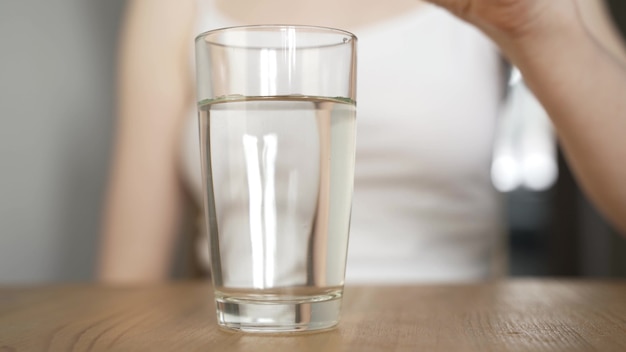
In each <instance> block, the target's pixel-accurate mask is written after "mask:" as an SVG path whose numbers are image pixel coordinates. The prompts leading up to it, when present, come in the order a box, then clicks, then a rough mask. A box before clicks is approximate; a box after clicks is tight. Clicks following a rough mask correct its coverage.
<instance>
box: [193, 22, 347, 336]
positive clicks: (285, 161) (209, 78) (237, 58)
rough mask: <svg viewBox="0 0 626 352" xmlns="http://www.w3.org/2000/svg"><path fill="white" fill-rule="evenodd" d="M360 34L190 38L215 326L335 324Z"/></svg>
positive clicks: (278, 29) (316, 30)
mask: <svg viewBox="0 0 626 352" xmlns="http://www.w3.org/2000/svg"><path fill="white" fill-rule="evenodd" d="M356 43H357V39H356V37H355V36H354V35H353V34H351V33H348V32H345V31H342V30H337V29H331V28H321V27H310V26H292V25H284V26H282V25H271V26H270V25H267V26H265V25H264V26H246V27H232V28H224V29H218V30H214V31H209V32H206V33H203V34H201V35H199V36H198V37H197V38H196V65H197V94H198V110H199V123H200V141H201V146H200V147H201V155H202V173H203V187H204V209H205V218H206V221H207V225H208V230H209V234H208V235H209V243H210V253H211V266H212V267H211V273H212V278H213V284H214V288H215V299H216V308H217V317H218V323H219V324H220V325H221V326H222V327H225V328H229V329H236V330H242V331H248V332H293V331H312V330H324V329H330V328H332V327H334V326H335V325H337V323H338V321H339V313H340V309H341V298H342V294H343V285H344V274H345V266H346V254H347V248H348V233H349V228H350V211H351V204H352V190H353V177H354V154H355V132H356V131H355V130H356V128H355V127H356V91H355V89H356Z"/></svg>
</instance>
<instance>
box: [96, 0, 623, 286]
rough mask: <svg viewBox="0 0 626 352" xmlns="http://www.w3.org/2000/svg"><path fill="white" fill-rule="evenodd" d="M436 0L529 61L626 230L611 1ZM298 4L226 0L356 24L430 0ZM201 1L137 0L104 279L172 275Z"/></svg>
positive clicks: (126, 36) (588, 175)
mask: <svg viewBox="0 0 626 352" xmlns="http://www.w3.org/2000/svg"><path fill="white" fill-rule="evenodd" d="M260 2H262V5H263V6H260V5H259V3H260ZM432 2H433V3H436V4H437V5H440V6H443V7H446V8H447V9H449V10H450V11H452V12H453V13H455V14H456V15H457V16H459V17H460V18H462V19H464V20H466V21H468V22H470V23H472V24H474V25H476V26H477V27H478V28H480V29H481V30H483V31H484V32H485V33H486V34H487V35H489V36H490V37H491V38H492V39H493V40H494V41H495V42H496V43H497V44H498V45H499V46H500V47H501V49H502V51H503V53H504V55H506V56H507V57H508V59H509V60H510V61H511V62H513V63H514V64H515V65H517V66H518V67H519V68H520V69H521V71H522V72H523V74H524V77H525V79H526V81H527V83H528V84H529V86H530V87H531V88H532V89H533V91H534V92H535V94H536V95H537V96H538V98H539V99H540V100H541V102H542V103H543V104H544V105H545V107H546V109H547V110H548V112H549V114H550V116H551V118H552V119H553V121H554V124H555V126H556V128H557V130H558V134H559V137H560V139H561V142H562V145H563V147H564V149H565V151H566V153H567V155H568V157H569V161H570V164H571V165H572V168H573V170H574V172H575V173H576V175H577V177H578V179H579V181H580V183H581V184H582V186H583V188H584V189H585V190H586V191H587V193H588V194H589V195H590V196H591V198H592V199H593V200H594V201H595V203H596V204H597V205H598V207H599V208H600V209H601V210H602V211H603V212H604V213H605V214H606V216H607V217H608V218H609V219H611V220H612V221H613V222H614V223H615V224H616V225H617V226H619V227H620V228H621V229H622V230H626V182H623V180H626V162H623V161H624V160H626V147H625V146H624V144H623V143H621V145H620V140H622V136H621V135H622V134H623V131H626V116H625V114H626V99H623V92H626V72H625V71H624V66H623V61H622V60H623V58H624V57H626V55H624V52H623V49H622V47H621V46H620V42H619V40H617V37H616V36H615V33H614V31H613V29H612V28H611V26H610V25H609V24H608V21H607V18H606V14H605V13H604V10H603V7H602V2H601V1H600V0H578V1H575V0H550V1H547V0H437V1H435V0H433V1H432ZM291 3H293V1H285V0H257V2H255V4H257V5H259V6H258V8H257V10H255V14H256V15H257V16H259V18H260V19H259V20H258V21H253V19H254V18H251V17H250V14H249V13H248V12H246V11H243V12H242V9H243V10H245V9H246V8H248V7H247V6H246V2H245V1H243V0H232V1H230V2H222V4H221V5H219V3H218V6H222V8H221V9H220V10H221V11H223V12H224V13H225V14H227V15H229V16H231V17H232V18H235V19H239V20H240V21H241V22H262V21H266V22H283V23H288V22H291V23H295V22H298V23H317V24H320V25H325V26H332V27H340V28H345V29H348V30H355V29H358V28H359V27H360V26H362V25H366V24H372V23H375V22H377V21H384V20H386V19H389V18H390V17H393V16H395V15H400V14H402V13H403V12H404V11H406V10H407V9H409V8H412V7H419V6H423V5H424V4H423V3H421V2H419V1H413V0H397V1H392V2H380V1H376V0H344V1H340V2H337V1H336V0H318V1H317V2H316V4H317V5H318V6H310V7H306V11H304V10H302V11H300V10H299V9H303V7H301V6H297V7H293V6H292V7H288V6H290V4H291ZM338 4H343V5H341V6H338ZM577 4H578V5H577ZM344 5H345V6H344ZM329 6H332V7H333V8H334V12H333V15H332V16H330V15H329V14H328V12H327V11H326V10H325V9H327V8H329ZM355 8H362V9H364V10H363V11H362V13H361V12H355V11H354V9H355ZM281 10H282V11H281ZM195 11H196V9H195V1H193V0H182V1H181V0H131V1H129V3H128V8H127V12H126V18H125V21H124V25H123V28H122V37H121V44H120V50H119V70H118V89H117V91H118V111H117V117H118V120H117V135H116V140H115V149H114V151H113V161H112V167H111V174H110V182H109V192H108V196H107V200H106V204H105V211H104V216H103V233H102V240H101V252H100V258H99V271H98V279H99V280H100V281H102V282H106V283H118V284H119V283H138V282H157V281H162V280H165V279H166V278H167V277H168V272H169V266H170V263H171V257H172V254H173V248H174V242H175V237H176V233H177V228H178V223H179V221H180V217H181V209H182V206H183V194H184V187H182V185H181V184H180V178H179V175H178V173H177V172H178V171H177V170H178V169H179V167H178V164H177V163H178V153H179V150H178V148H179V145H180V141H179V135H180V131H181V128H182V124H183V122H184V120H185V118H186V116H188V115H187V114H188V113H189V109H190V107H191V106H193V104H192V103H193V89H192V87H193V84H192V77H191V75H190V72H191V70H190V67H189V62H190V61H189V58H188V55H189V54H190V51H189V50H190V47H189V40H190V39H189V38H192V37H193V30H194V25H193V23H194V18H195ZM263 16H265V17H263ZM322 19H323V20H322ZM320 21H322V23H319V22H320ZM590 72H593V74H591V73H590ZM600 88H601V89H600Z"/></svg>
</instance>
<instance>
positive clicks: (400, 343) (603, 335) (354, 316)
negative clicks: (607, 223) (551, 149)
mask: <svg viewBox="0 0 626 352" xmlns="http://www.w3.org/2000/svg"><path fill="white" fill-rule="evenodd" d="M214 309H215V308H214V305H213V294H212V290H211V286H210V285H209V284H207V283H202V282H185V283H175V284H169V285H163V286H152V287H125V288H124V287H101V286H93V285H64V286H51V287H32V288H11V287H5V288H0V351H2V352H4V351H265V350H268V351H330V352H333V351H626V282H625V281H618V282H591V281H557V280H516V281H502V282H494V283H485V284H472V285H469V284H468V285H420V286H406V287H400V286H398V287H375V286H371V287H347V288H346V292H345V298H344V307H343V313H342V320H341V323H340V325H339V327H338V328H337V329H335V330H332V331H329V332H325V333H317V334H303V335H302V334H301V335H287V336H285V335H283V336H259V335H249V334H241V333H232V332H227V331H223V330H220V329H219V328H218V327H217V324H216V321H215V310H214Z"/></svg>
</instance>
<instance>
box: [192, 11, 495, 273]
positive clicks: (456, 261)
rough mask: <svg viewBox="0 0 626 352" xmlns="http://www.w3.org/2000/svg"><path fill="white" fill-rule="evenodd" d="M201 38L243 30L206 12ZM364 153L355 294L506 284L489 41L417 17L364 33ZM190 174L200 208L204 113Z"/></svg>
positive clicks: (427, 14)
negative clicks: (494, 169) (376, 287)
mask: <svg viewBox="0 0 626 352" xmlns="http://www.w3.org/2000/svg"><path fill="white" fill-rule="evenodd" d="M199 13H200V14H201V15H202V16H201V18H200V20H199V23H200V25H199V27H198V33H200V32H203V31H206V30H210V29H215V28H220V27H227V26H233V25H241V24H243V23H237V22H235V21H234V20H231V19H229V18H227V17H226V16H224V15H223V14H220V12H219V10H218V9H217V7H216V6H214V4H213V0H200V4H199ZM355 34H356V36H357V37H358V38H359V46H358V76H357V81H358V88H357V153H356V158H357V159H356V170H355V188H354V198H353V208H352V220H351V230H350V243H349V250H348V263H347V269H346V282H347V283H358V282H380V283H384V282H387V283H401V282H424V281H468V280H480V279H487V278H490V277H494V276H498V275H500V274H502V273H503V272H505V271H506V270H505V269H506V267H505V260H504V258H505V250H504V248H505V247H504V245H503V243H505V241H504V238H505V237H504V234H505V233H504V226H503V216H504V215H503V213H504V212H503V209H502V207H503V202H502V201H501V199H500V196H499V195H498V193H497V192H496V191H495V190H494V188H493V186H492V184H491V181H490V174H489V169H490V164H491V158H492V145H493V139H494V130H495V125H496V119H497V118H498V113H499V110H500V107H501V105H502V100H503V96H504V89H505V80H504V72H505V70H504V64H503V61H502V60H501V58H500V55H499V53H498V50H497V48H496V47H495V46H494V45H493V44H492V43H491V42H490V41H489V40H488V39H487V38H486V37H485V36H484V35H482V34H481V33H480V32H478V31H477V30H475V29H474V28H472V27H470V26H469V25H466V24H464V23H462V22H461V21H459V20H457V19H455V18H454V17H453V16H451V15H449V14H448V13H446V12H445V11H443V10H441V9H438V8H435V7H432V6H424V7H418V8H416V10H415V11H413V12H407V13H403V14H401V15H399V16H397V17H395V18H393V19H390V20H387V21H384V22H381V23H377V24H375V25H371V26H369V27H361V29H360V30H359V31H358V32H356V33H355ZM192 110H193V111H192V112H191V113H190V116H189V118H188V123H187V127H186V128H185V131H184V133H185V136H184V138H182V140H183V145H182V153H181V154H182V171H183V175H184V178H185V180H186V181H187V184H188V186H189V187H190V189H191V191H192V193H193V194H194V195H197V200H198V202H200V201H201V177H200V165H199V163H200V157H199V151H198V145H199V143H198V130H197V128H198V127H197V117H196V113H195V107H194V108H193V109H192Z"/></svg>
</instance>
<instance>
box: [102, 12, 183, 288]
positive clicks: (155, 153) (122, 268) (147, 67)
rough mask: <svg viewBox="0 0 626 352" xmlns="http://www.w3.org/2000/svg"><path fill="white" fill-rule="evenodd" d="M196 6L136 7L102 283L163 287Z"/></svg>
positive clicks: (177, 199)
mask: <svg viewBox="0 0 626 352" xmlns="http://www.w3.org/2000/svg"><path fill="white" fill-rule="evenodd" d="M194 5H195V2H194V1H191V0H182V1H179V0H134V1H130V2H129V4H128V8H127V13H126V18H125V23H124V26H123V29H122V37H121V43H120V51H119V67H118V112H117V113H118V119H117V135H116V141H115V149H114V152H113V162H112V168H111V174H110V183H109V190H108V192H109V193H108V196H107V201H106V204H105V214H104V224H103V234H102V235H103V237H102V241H101V253H100V262H99V272H98V278H99V280H101V281H104V282H111V283H117V282H138V281H157V280H164V279H165V278H166V277H167V274H168V270H169V263H170V262H171V260H170V258H171V256H172V252H173V250H172V249H173V244H174V239H175V234H176V229H177V224H178V219H179V213H180V208H181V198H182V197H181V194H182V193H181V189H180V185H179V181H178V177H177V167H176V164H177V161H176V160H177V145H178V138H177V137H178V134H179V131H180V124H181V122H182V119H183V117H184V116H185V114H186V112H187V110H188V108H189V106H190V103H191V97H192V91H191V82H190V77H189V76H190V75H189V69H188V65H189V58H188V55H189V48H190V43H189V41H190V40H191V39H190V38H191V35H192V26H193V19H194Z"/></svg>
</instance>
